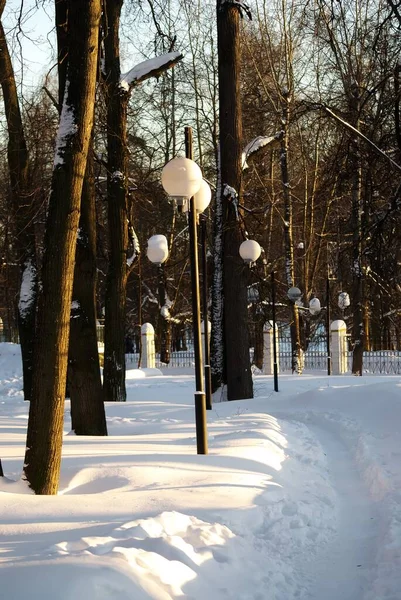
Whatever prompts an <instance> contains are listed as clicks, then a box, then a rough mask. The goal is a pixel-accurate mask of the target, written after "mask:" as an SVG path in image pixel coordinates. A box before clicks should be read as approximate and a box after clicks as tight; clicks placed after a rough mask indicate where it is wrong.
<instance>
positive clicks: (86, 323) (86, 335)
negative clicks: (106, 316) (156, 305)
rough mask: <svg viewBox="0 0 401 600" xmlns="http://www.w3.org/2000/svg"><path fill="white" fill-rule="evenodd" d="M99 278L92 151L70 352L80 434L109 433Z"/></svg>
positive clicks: (73, 414)
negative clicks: (101, 353)
mask: <svg viewBox="0 0 401 600" xmlns="http://www.w3.org/2000/svg"><path fill="white" fill-rule="evenodd" d="M96 280H97V270H96V212H95V184H94V173H93V154H92V153H91V152H90V153H89V154H88V160H87V165H86V173H85V179H84V184H83V189H82V198H81V218H80V222H79V233H78V239H77V250H76V261H75V272H74V288H73V294H72V299H73V303H72V310H71V321H70V346H69V354H68V359H69V364H68V379H69V391H70V400H71V420H72V430H73V431H75V433H76V435H107V427H106V414H105V410H104V402H103V394H102V381H101V377H100V365H99V351H98V346H97V335H96Z"/></svg>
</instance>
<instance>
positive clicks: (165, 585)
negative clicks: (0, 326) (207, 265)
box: [0, 344, 401, 600]
mask: <svg viewBox="0 0 401 600" xmlns="http://www.w3.org/2000/svg"><path fill="white" fill-rule="evenodd" d="M136 375H137V373H134V372H130V373H128V378H127V391H128V398H129V401H128V402H127V403H124V404H114V405H111V404H109V405H107V421H108V428H109V436H108V437H107V438H89V437H77V436H74V435H71V433H70V419H69V405H68V403H67V404H66V419H65V427H64V431H65V438H64V448H63V464H62V473H61V482H60V493H59V495H58V496H53V497H44V496H35V495H33V494H31V493H30V491H29V489H28V488H27V487H26V484H25V483H24V482H22V481H20V479H19V478H20V474H21V469H22V464H23V458H24V446H25V434H26V425H27V414H28V406H27V403H24V401H23V399H22V392H21V364H20V354H19V347H18V346H15V345H12V344H2V345H0V430H1V432H0V456H1V458H2V459H3V468H4V471H5V474H6V478H4V479H2V480H0V598H2V599H3V598H4V600H25V599H26V598H30V599H31V600H50V599H51V600H53V599H54V598H57V599H60V600H70V599H71V600H72V599H73V600H106V599H107V600H110V599H111V600H114V599H117V600H149V599H154V600H168V599H172V598H177V599H178V598H188V599H195V600H200V599H203V598H207V600H225V599H230V600H292V599H299V600H302V599H310V600H400V599H401V494H400V483H401V477H400V476H401V460H400V458H401V436H400V434H401V377H389V376H382V377H373V376H367V377H362V378H354V377H351V376H345V377H331V378H328V377H326V376H324V375H322V376H316V375H307V374H305V375H302V376H300V377H299V376H291V375H285V376H284V375H283V376H280V382H279V383H280V392H279V393H278V394H275V393H274V392H273V391H272V388H273V384H272V378H271V377H265V376H256V377H255V398H254V399H253V400H243V401H240V402H224V403H216V404H215V405H214V408H213V410H212V411H209V412H208V431H209V454H208V455H207V456H198V455H197V454H196V435H195V426H194V407H193V393H194V378H193V376H192V374H190V373H189V372H187V374H182V371H181V374H178V373H175V372H174V371H169V372H167V373H164V374H163V375H161V374H158V372H157V371H154V372H147V373H142V374H141V375H142V377H141V378H138V377H137V376H136Z"/></svg>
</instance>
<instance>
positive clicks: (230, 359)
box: [217, 0, 253, 400]
mask: <svg viewBox="0 0 401 600" xmlns="http://www.w3.org/2000/svg"><path fill="white" fill-rule="evenodd" d="M217 38H218V55H219V109H220V114H219V122H220V169H221V173H220V176H221V184H222V189H221V194H222V196H221V198H222V206H223V231H224V238H223V266H224V281H223V293H224V346H225V363H226V373H227V398H228V400H239V399H242V398H252V397H253V384H252V373H251V368H250V357H249V331H248V306H247V305H248V299H247V267H246V266H245V265H244V264H243V262H242V259H241V257H240V255H239V246H240V244H241V242H242V241H243V239H244V234H243V232H242V230H241V225H240V222H239V219H238V211H239V207H238V204H239V200H240V197H241V176H242V114H241V100H240V97H241V94H240V39H239V38H240V8H239V6H238V5H235V4H234V3H232V4H231V3H228V2H223V1H222V0H218V1H217Z"/></svg>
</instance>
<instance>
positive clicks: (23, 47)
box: [2, 0, 57, 93]
mask: <svg viewBox="0 0 401 600" xmlns="http://www.w3.org/2000/svg"><path fill="white" fill-rule="evenodd" d="M20 6H21V0H7V2H6V7H5V9H4V17H3V19H2V20H3V23H4V28H5V30H6V32H7V40H8V44H9V49H10V53H11V54H12V58H13V66H14V70H15V73H16V78H17V81H18V83H21V81H22V80H23V83H24V91H25V93H27V92H28V91H34V90H35V89H37V87H38V85H41V84H43V81H44V79H45V77H46V75H47V73H48V72H49V71H50V70H51V69H52V67H53V66H54V65H55V55H56V52H55V36H54V31H53V29H54V7H53V2H45V3H44V5H43V3H40V5H39V6H38V7H36V1H35V0H24V2H23V10H22V13H20ZM20 14H21V16H22V18H21V27H18V20H19V16H20ZM21 57H22V59H23V60H21ZM53 70H54V75H55V76H56V75H57V71H56V69H55V68H54V69H53Z"/></svg>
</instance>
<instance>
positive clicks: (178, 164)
mask: <svg viewBox="0 0 401 600" xmlns="http://www.w3.org/2000/svg"><path fill="white" fill-rule="evenodd" d="M185 155H186V157H185V158H183V157H178V158H173V159H172V160H171V161H170V162H168V163H167V164H166V165H165V167H164V168H163V172H162V185H163V187H164V189H165V191H166V192H167V193H168V194H169V195H170V196H172V197H174V198H176V199H177V204H178V208H179V210H181V212H182V211H183V210H185V209H186V208H187V209H188V224H189V245H190V258H191V260H190V263H191V289H192V326H193V337H194V353H195V386H196V391H195V422H196V445H197V453H198V454H207V453H208V444H207V422H206V399H205V388H204V382H203V377H202V343H201V310H200V286H199V261H198V236H197V221H198V217H197V210H196V207H197V203H198V201H199V202H200V204H201V201H202V195H200V196H201V197H198V198H197V199H196V201H195V197H194V196H195V195H197V193H198V192H200V189H201V187H202V181H203V179H202V172H201V170H200V168H199V167H198V165H197V164H196V163H195V162H194V161H193V160H192V157H193V151H192V129H191V127H186V128H185ZM204 208H205V207H204ZM204 208H200V210H202V211H203V210H204Z"/></svg>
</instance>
